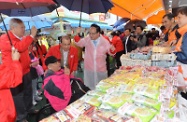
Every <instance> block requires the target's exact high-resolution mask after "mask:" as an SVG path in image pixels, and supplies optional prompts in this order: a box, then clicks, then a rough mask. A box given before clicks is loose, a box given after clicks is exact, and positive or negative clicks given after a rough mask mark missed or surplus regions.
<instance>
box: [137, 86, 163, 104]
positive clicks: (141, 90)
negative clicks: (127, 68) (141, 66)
mask: <svg viewBox="0 0 187 122" xmlns="http://www.w3.org/2000/svg"><path fill="white" fill-rule="evenodd" d="M134 92H135V93H137V94H140V95H144V96H146V97H149V98H152V99H155V100H158V99H159V95H160V91H159V90H158V89H154V88H151V87H148V86H144V85H136V87H135V88H134Z"/></svg>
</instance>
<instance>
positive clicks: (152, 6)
mask: <svg viewBox="0 0 187 122" xmlns="http://www.w3.org/2000/svg"><path fill="white" fill-rule="evenodd" d="M112 2H113V4H114V7H113V8H112V9H111V10H109V12H110V13H113V14H115V15H118V16H121V17H128V18H130V19H144V18H146V17H148V16H149V15H150V14H153V13H154V12H156V11H158V10H161V9H163V3H162V0H112Z"/></svg>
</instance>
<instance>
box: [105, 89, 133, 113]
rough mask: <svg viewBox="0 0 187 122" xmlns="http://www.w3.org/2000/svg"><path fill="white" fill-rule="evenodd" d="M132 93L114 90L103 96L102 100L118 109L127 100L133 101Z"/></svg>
mask: <svg viewBox="0 0 187 122" xmlns="http://www.w3.org/2000/svg"><path fill="white" fill-rule="evenodd" d="M131 97H132V94H128V93H120V92H119V93H118V92H114V93H112V94H107V95H105V96H104V97H103V98H102V102H103V103H105V104H108V105H110V106H111V107H112V108H114V109H118V108H119V107H120V106H122V105H123V104H124V103H125V102H127V101H131Z"/></svg>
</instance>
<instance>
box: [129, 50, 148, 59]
mask: <svg viewBox="0 0 187 122" xmlns="http://www.w3.org/2000/svg"><path fill="white" fill-rule="evenodd" d="M130 58H131V59H139V60H148V59H150V58H151V52H149V53H147V54H144V53H130Z"/></svg>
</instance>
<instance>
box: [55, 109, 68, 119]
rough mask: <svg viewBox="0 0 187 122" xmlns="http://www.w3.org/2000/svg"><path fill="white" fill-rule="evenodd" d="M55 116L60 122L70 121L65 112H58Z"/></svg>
mask: <svg viewBox="0 0 187 122" xmlns="http://www.w3.org/2000/svg"><path fill="white" fill-rule="evenodd" d="M56 116H57V117H58V119H59V120H60V121H61V122H69V121H71V117H70V116H69V115H68V114H67V113H66V112H65V111H63V110H62V111H60V112H57V113H56Z"/></svg>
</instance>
